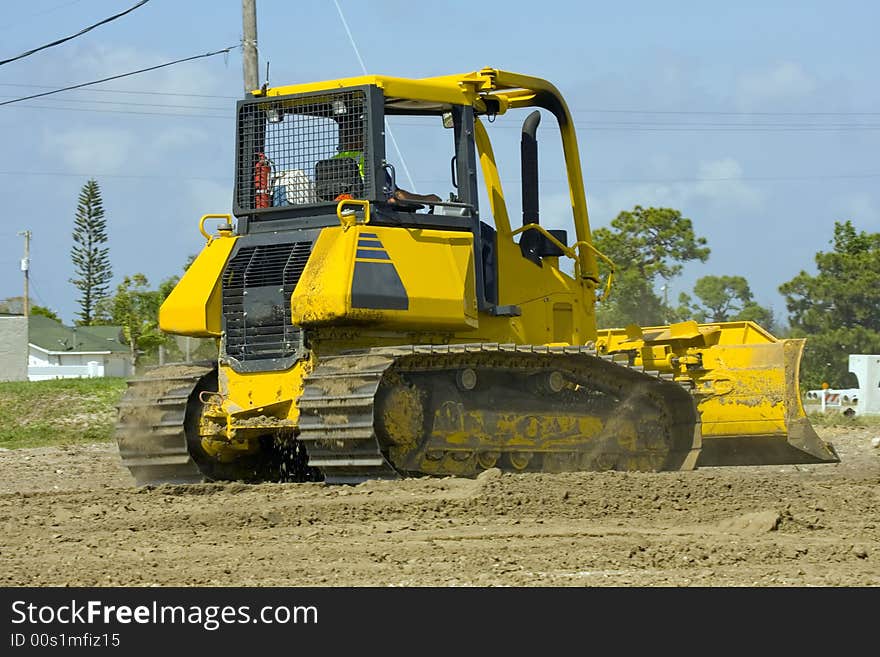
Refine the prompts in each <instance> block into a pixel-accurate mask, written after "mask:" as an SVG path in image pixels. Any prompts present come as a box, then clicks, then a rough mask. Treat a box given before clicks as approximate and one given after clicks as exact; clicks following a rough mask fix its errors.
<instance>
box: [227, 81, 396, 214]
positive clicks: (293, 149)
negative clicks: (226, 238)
mask: <svg viewBox="0 0 880 657" xmlns="http://www.w3.org/2000/svg"><path fill="white" fill-rule="evenodd" d="M371 114H372V112H371V109H370V101H369V94H368V93H367V91H366V90H364V89H349V90H340V91H334V92H329V93H328V92H322V93H320V94H296V95H288V96H276V97H272V98H267V99H260V100H258V101H244V102H242V103H240V104H239V107H238V125H237V130H238V135H237V151H238V152H237V163H236V174H235V199H234V200H235V204H234V205H235V214H236V215H241V214H255V213H262V212H267V211H268V212H271V211H272V210H275V209H279V208H288V209H290V208H291V207H296V206H310V205H315V204H323V203H335V202H336V201H338V200H341V199H342V198H370V197H371V195H372V191H373V189H374V186H373V182H374V177H375V166H374V157H373V156H374V155H375V153H373V151H374V150H375V148H376V147H375V140H374V139H371V126H372V124H373V120H372V117H371ZM379 121H380V123H379V125H380V126H381V118H380V119H379ZM380 155H381V154H380Z"/></svg>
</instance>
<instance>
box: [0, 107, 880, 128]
mask: <svg viewBox="0 0 880 657" xmlns="http://www.w3.org/2000/svg"><path fill="white" fill-rule="evenodd" d="M67 102H74V103H85V104H89V103H95V104H98V103H100V104H103V105H122V106H130V107H155V108H168V109H192V110H199V111H201V112H211V113H210V114H200V113H193V112H148V111H132V110H124V109H102V108H99V107H68V106H64V105H54V106H53V105H28V106H27V107H26V108H25V107H22V108H21V109H28V110H30V109H40V110H54V111H69V112H92V113H110V114H131V115H136V116H174V117H183V118H203V119H223V120H229V119H231V118H234V115H233V114H231V113H230V112H229V110H228V109H224V108H220V107H206V106H204V105H179V104H164V103H128V102H123V101H97V100H83V99H67ZM4 104H6V103H0V105H4ZM390 125H392V126H394V127H395V128H404V129H409V128H425V127H432V126H433V124H431V123H425V122H421V123H417V122H408V123H400V122H393V123H391V124H390ZM574 125H575V126H576V127H577V129H578V130H579V131H582V130H587V131H590V132H700V133H706V132H731V133H765V134H766V133H810V132H812V133H824V132H837V133H841V132H864V131H877V130H880V123H790V124H783V123H779V124H774V123H755V124H749V123H672V122H637V121H636V122H627V121H604V122H602V121H574ZM519 129H520V128H519V126H517V125H512V124H511V125H497V124H496V125H493V126H492V130H519ZM546 129H547V130H557V128H556V127H555V126H548V127H547V128H546Z"/></svg>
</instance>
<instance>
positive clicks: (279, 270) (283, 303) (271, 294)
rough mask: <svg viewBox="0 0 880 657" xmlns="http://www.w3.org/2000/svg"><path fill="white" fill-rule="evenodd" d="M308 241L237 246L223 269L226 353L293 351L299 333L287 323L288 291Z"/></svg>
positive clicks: (243, 356)
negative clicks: (240, 247) (239, 247)
mask: <svg viewBox="0 0 880 657" xmlns="http://www.w3.org/2000/svg"><path fill="white" fill-rule="evenodd" d="M311 250H312V243H311V242H293V243H290V244H266V245H258V246H249V247H245V248H242V249H239V251H238V253H236V255H235V257H233V258H232V260H230V261H229V263H228V264H227V265H226V269H225V271H224V272H223V319H224V330H225V351H226V355H228V356H231V357H233V358H235V359H237V360H239V361H245V360H258V359H265V358H287V357H289V356H294V355H296V353H297V352H298V351H299V350H300V349H301V347H302V333H301V331H300V329H299V328H297V327H296V326H294V325H293V324H292V323H291V315H290V297H291V295H292V294H293V290H294V288H296V284H297V283H298V282H299V277H300V276H301V275H302V272H303V269H304V268H305V266H306V262H307V261H308V259H309V254H310V253H311Z"/></svg>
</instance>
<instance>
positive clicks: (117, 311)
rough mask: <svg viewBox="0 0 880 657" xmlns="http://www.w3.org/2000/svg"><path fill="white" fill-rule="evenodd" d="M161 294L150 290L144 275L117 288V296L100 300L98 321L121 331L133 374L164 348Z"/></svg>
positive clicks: (127, 279) (138, 275)
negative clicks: (145, 357)
mask: <svg viewBox="0 0 880 657" xmlns="http://www.w3.org/2000/svg"><path fill="white" fill-rule="evenodd" d="M161 304H162V298H161V296H160V293H159V292H158V291H156V290H151V289H150V283H149V281H148V280H147V277H146V276H144V275H143V274H134V275H133V276H126V277H125V278H124V279H122V283H120V284H119V285H118V286H117V287H116V293H115V294H113V295H112V296H110V297H106V298H105V299H103V300H101V302H100V303H99V304H98V308H97V318H98V319H99V320H100V321H101V322H102V323H106V324H113V325H116V326H119V327H120V330H121V333H122V337H123V341H124V343H125V344H127V345H128V347H129V357H130V359H131V367H132V370H136V369H137V366H138V364H139V363H140V361H141V357H142V356H143V355H144V354H145V353H148V352H150V351H153V350H155V349H157V348H158V347H159V345H160V344H164V343H165V341H166V336H165V334H163V333H162V331H160V330H159V306H160V305H161Z"/></svg>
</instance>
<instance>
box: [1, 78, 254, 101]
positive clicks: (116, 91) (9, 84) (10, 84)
mask: <svg viewBox="0 0 880 657" xmlns="http://www.w3.org/2000/svg"><path fill="white" fill-rule="evenodd" d="M57 86H58V85H57V84H51V85H46V84H21V83H15V82H0V87H25V88H29V89H54V88H55V87H57ZM89 93H92V94H93V93H102V94H136V95H139V96H185V97H188V98H221V99H226V100H238V99H239V98H240V97H239V96H217V95H213V94H190V93H183V92H172V91H135V90H132V89H90V90H89Z"/></svg>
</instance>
